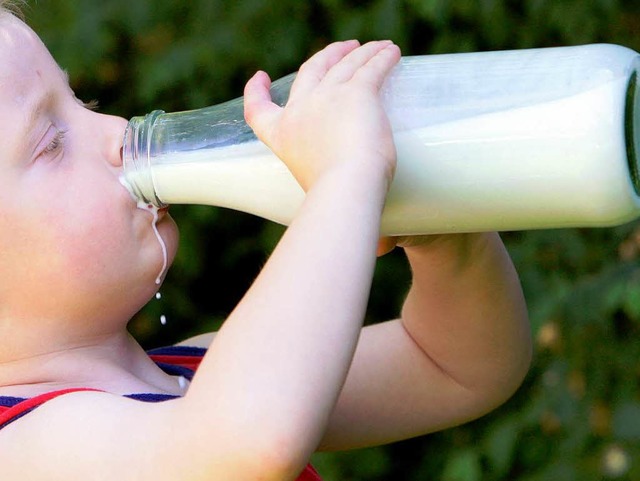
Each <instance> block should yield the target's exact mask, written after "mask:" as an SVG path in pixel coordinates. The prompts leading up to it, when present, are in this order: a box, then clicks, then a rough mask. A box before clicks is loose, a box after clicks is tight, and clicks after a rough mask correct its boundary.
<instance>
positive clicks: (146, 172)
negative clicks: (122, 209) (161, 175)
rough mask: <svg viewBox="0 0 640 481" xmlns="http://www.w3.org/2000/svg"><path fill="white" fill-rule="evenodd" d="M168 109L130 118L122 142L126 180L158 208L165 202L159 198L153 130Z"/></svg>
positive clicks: (133, 188)
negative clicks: (152, 157) (154, 169)
mask: <svg viewBox="0 0 640 481" xmlns="http://www.w3.org/2000/svg"><path fill="white" fill-rule="evenodd" d="M163 114H164V111H162V110H154V111H153V112H151V113H149V114H147V115H145V116H140V117H133V118H131V120H130V121H129V124H128V125H127V128H126V130H125V133H124V141H123V145H122V166H123V171H124V175H123V177H124V178H123V180H124V182H125V184H126V186H127V188H128V189H129V191H130V192H131V193H132V194H133V195H134V196H135V197H136V198H137V199H138V200H139V201H143V202H145V203H148V204H153V205H155V206H156V207H164V206H165V204H164V203H163V202H162V201H161V200H160V199H159V198H158V196H157V194H156V189H155V185H154V182H153V171H152V169H151V156H152V149H153V144H152V140H153V129H154V126H155V124H156V120H157V118H158V117H159V116H160V115H163Z"/></svg>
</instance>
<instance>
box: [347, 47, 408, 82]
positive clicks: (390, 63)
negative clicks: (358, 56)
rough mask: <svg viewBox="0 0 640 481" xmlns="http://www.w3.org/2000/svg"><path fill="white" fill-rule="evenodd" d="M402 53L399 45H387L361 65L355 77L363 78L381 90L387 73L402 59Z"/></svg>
mask: <svg viewBox="0 0 640 481" xmlns="http://www.w3.org/2000/svg"><path fill="white" fill-rule="evenodd" d="M400 55H401V54H400V48H398V46H397V45H394V44H390V45H387V46H386V47H385V48H383V49H382V50H380V51H378V53H377V54H376V55H374V56H373V57H371V58H370V59H369V61H368V62H367V63H366V64H364V65H363V66H362V67H360V68H359V69H358V70H357V71H356V72H355V73H354V74H353V78H354V79H358V80H363V81H365V82H367V83H369V84H370V85H371V86H372V87H373V88H374V89H375V90H380V88H381V87H382V84H383V83H384V81H385V80H386V78H387V75H388V74H389V72H391V70H392V69H393V67H395V66H396V64H397V63H398V61H399V60H400Z"/></svg>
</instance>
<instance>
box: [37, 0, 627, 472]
mask: <svg viewBox="0 0 640 481" xmlns="http://www.w3.org/2000/svg"><path fill="white" fill-rule="evenodd" d="M639 3H640V2H639V1H637V0H635V1H622V0H617V1H616V0H591V1H582V0H558V1H551V0H522V1H515V0H510V1H508V0H478V1H472V0H451V1H446V0H396V1H394V0H376V1H364V0H360V1H357V0H351V1H347V0H320V1H315V2H313V1H301V0H277V1H276V0H271V1H259V0H217V1H216V0H206V1H205V0H193V1H189V2H187V1H184V0H127V1H125V0H82V1H78V0H55V1H53V0H39V1H38V2H31V4H30V6H29V7H27V8H26V9H25V14H26V17H27V20H28V22H29V23H30V24H31V25H32V26H33V27H34V28H35V29H36V31H37V32H38V33H39V34H40V35H41V37H42V38H43V40H44V41H45V43H46V44H47V45H48V46H49V48H50V49H51V51H52V52H53V54H54V56H55V57H56V59H57V60H58V62H59V63H60V64H61V66H62V67H63V68H65V69H67V70H68V71H69V74H70V76H71V79H72V86H73V88H74V89H75V90H76V93H77V95H78V97H79V98H81V99H83V100H91V99H94V98H96V99H98V100H99V102H100V105H101V110H102V111H103V112H107V113H114V114H118V115H121V116H124V117H130V116H132V115H140V114H144V113H146V112H148V111H150V110H153V109H158V108H160V109H163V110H166V111H173V110H184V109H188V108H196V107H203V106H206V105H211V104H215V103H219V102H221V101H224V100H228V99H230V98H232V97H235V96H239V95H240V93H241V92H242V88H243V85H244V82H245V81H246V80H247V79H248V78H249V77H250V75H251V74H252V73H253V72H254V71H255V70H256V69H258V68H260V69H264V70H266V71H268V72H269V73H270V74H271V76H272V77H273V78H277V77H279V76H282V75H284V74H286V73H289V72H291V71H294V70H296V69H297V67H298V66H299V64H300V63H301V62H302V61H303V60H304V59H305V58H306V57H308V56H309V55H310V54H311V53H313V52H314V51H316V50H318V49H319V48H321V47H322V46H324V45H325V44H327V43H328V42H330V41H333V40H341V39H346V38H352V37H355V38H358V39H360V40H363V41H365V40H369V39H377V38H391V39H393V40H394V41H395V42H396V43H398V44H399V45H400V46H401V47H402V49H403V53H404V54H405V55H418V54H430V53H442V52H463V51H476V50H496V49H510V48H528V47H549V46H558V45H575V44H583V43H594V42H607V43H618V44H622V45H625V46H628V47H630V48H633V49H635V50H640V34H637V33H636V32H637V31H638V29H639V27H640V4H639ZM172 212H173V215H174V217H176V219H177V221H178V223H179V225H180V227H181V232H182V245H181V250H180V252H179V255H178V258H177V260H176V262H175V265H174V267H173V269H172V270H171V271H170V274H169V276H168V278H167V281H166V283H165V285H164V286H163V288H162V294H163V298H162V299H161V300H159V301H153V302H151V303H150V304H149V305H148V306H147V307H146V308H145V309H144V310H143V311H142V312H141V313H140V314H139V315H138V316H137V317H136V318H135V319H134V320H133V322H132V324H131V330H132V331H133V332H134V334H135V335H136V336H137V337H138V338H139V339H140V340H141V341H142V343H143V344H144V345H145V346H146V347H152V346H157V345H160V344H166V343H171V342H174V341H177V340H180V339H182V338H184V337H186V336H188V335H191V334H195V333H199V332H202V331H205V330H210V329H214V328H216V326H218V325H219V324H220V322H222V320H223V319H224V318H225V316H226V314H227V313H228V312H229V311H230V310H231V309H232V308H233V306H234V305H235V304H236V303H237V302H238V300H239V299H240V297H241V296H242V294H243V292H244V291H245V290H246V289H247V287H248V286H249V284H250V282H251V280H252V279H253V278H254V277H255V275H256V274H257V272H258V270H259V269H260V267H261V265H262V264H263V263H264V261H265V259H266V257H267V256H268V253H269V252H270V250H271V249H272V248H273V246H274V245H275V243H276V242H277V240H278V239H279V237H280V235H281V234H282V231H283V228H282V227H280V226H277V225H275V224H272V223H269V222H266V221H263V220H261V219H257V218H255V217H252V216H250V215H247V214H241V213H236V212H231V211H226V210H223V209H217V208H212V207H181V206H174V207H172ZM503 238H504V240H505V243H506V244H507V247H508V248H509V250H510V252H511V254H512V256H513V259H514V261H515V263H516V266H517V268H518V270H519V272H520V275H521V278H522V282H523V285H524V289H525V293H526V296H527V299H528V303H529V308H530V315H531V322H532V329H533V332H534V336H535V339H536V355H535V360H534V364H533V368H532V370H531V373H530V375H529V376H528V378H527V380H526V381H525V384H524V385H523V387H522V388H521V389H520V391H519V392H518V393H517V394H516V396H515V397H514V398H513V399H512V400H510V401H509V402H508V403H507V404H505V405H504V406H503V407H501V408H500V409H498V410H497V411H495V412H494V413H493V414H491V415H489V416H487V417H485V418H483V419H481V420H479V421H476V422H473V423H470V424H468V425H465V426H462V427H460V428H456V429H451V430H448V431H446V432H443V433H437V434H433V435H430V436H426V437H423V438H419V439H416V440H411V441H407V442H402V443H397V444H395V445H391V446H386V447H382V448H375V449H366V450H359V451H353V452H349V453H341V454H329V455H326V454H323V455H319V456H317V457H316V458H315V459H314V462H315V464H316V465H317V466H318V468H319V470H320V471H321V472H322V474H323V475H324V476H325V478H326V479H327V480H328V481H337V480H342V481H356V480H367V481H376V480H407V481H417V480H444V481H478V480H483V481H484V480H486V481H498V480H518V481H525V480H526V481H534V480H541V481H556V480H557V481H573V480H576V481H578V480H579V481H592V480H605V479H619V480H626V481H637V480H639V479H640V342H639V340H638V336H639V334H640V269H639V268H638V254H639V252H640V224H638V223H631V224H628V225H624V226H621V227H617V228H607V229H568V230H555V231H532V232H515V233H505V234H504V235H503ZM408 280H409V274H408V271H407V267H406V264H405V262H404V259H403V257H402V254H401V253H400V252H398V253H393V254H391V255H389V256H386V257H385V258H383V259H382V260H381V261H380V263H379V266H378V270H377V272H376V277H375V281H374V288H373V293H372V296H371V303H370V310H369V317H368V319H367V322H377V321H379V320H382V319H387V318H389V317H392V316H394V315H395V314H396V313H397V311H398V307H399V304H400V302H401V300H402V296H403V294H404V292H405V291H406V288H407V284H408ZM161 314H164V315H166V316H167V319H168V323H167V325H166V326H161V324H160V322H159V317H160V315H161Z"/></svg>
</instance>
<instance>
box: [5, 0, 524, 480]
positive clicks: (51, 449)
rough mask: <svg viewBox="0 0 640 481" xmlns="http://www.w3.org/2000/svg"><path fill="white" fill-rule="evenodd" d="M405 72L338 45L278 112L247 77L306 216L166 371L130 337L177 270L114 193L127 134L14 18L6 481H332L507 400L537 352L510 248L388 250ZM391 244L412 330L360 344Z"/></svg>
mask: <svg viewBox="0 0 640 481" xmlns="http://www.w3.org/2000/svg"><path fill="white" fill-rule="evenodd" d="M0 2H2V0H0ZM0 8H2V3H0ZM399 58H400V52H399V49H398V48H397V47H396V46H395V45H393V44H392V43H391V42H371V43H368V44H365V45H362V46H361V45H359V44H358V43H357V42H355V41H348V42H340V43H335V44H332V45H329V46H328V47H327V48H325V49H324V50H322V51H321V52H319V53H317V54H316V55H314V56H313V57H312V58H311V59H309V60H308V61H307V62H306V63H305V64H304V65H303V66H302V67H301V69H300V73H299V75H298V78H297V80H296V82H295V85H294V86H293V89H292V92H291V97H290V101H289V103H288V105H287V107H286V108H284V109H281V108H279V107H277V106H275V105H274V104H272V103H271V102H270V98H269V93H268V86H269V79H268V77H267V75H266V74H264V73H257V74H256V75H255V76H254V77H253V78H252V79H251V80H249V82H248V83H247V86H246V89H245V98H246V100H245V111H246V117H247V120H248V122H249V123H250V125H251V126H252V127H253V129H254V130H255V131H256V133H257V135H258V136H259V137H260V138H261V139H262V140H263V141H264V142H265V143H267V144H268V145H269V146H270V147H271V148H272V149H273V151H274V152H275V153H276V154H277V155H278V156H279V157H280V158H281V159H282V160H283V162H285V163H286V165H287V166H288V168H289V169H290V170H291V172H292V173H293V174H294V175H295V177H296V179H297V180H298V181H299V183H300V184H301V185H302V186H303V188H304V189H305V190H306V191H307V196H306V199H305V201H304V204H303V206H302V208H301V209H300V212H299V214H298V215H297V217H296V219H295V220H294V221H293V223H292V224H291V226H290V227H289V228H288V229H287V231H286V233H285V234H284V236H283V237H282V239H281V241H280V243H279V244H278V246H277V247H276V249H275V250H274V252H273V254H272V256H271V258H270V259H269V261H268V262H267V264H266V265H265V267H264V269H263V270H262V272H261V273H260V275H259V276H258V278H257V279H256V280H255V283H254V284H253V286H252V287H251V288H250V289H249V291H248V292H247V294H246V295H245V297H244V298H243V300H242V301H241V302H240V304H239V305H238V306H237V307H236V309H235V310H234V311H233V312H232V313H231V314H230V315H229V317H228V320H227V321H226V322H225V324H224V326H223V328H222V329H221V330H220V332H219V333H217V335H216V336H215V340H213V339H214V336H213V334H205V335H202V336H198V337H196V338H193V339H188V340H186V341H184V342H183V343H181V345H180V346H178V347H176V348H173V349H169V350H168V351H163V352H160V353H156V354H155V355H154V356H153V358H151V357H150V356H149V355H148V354H147V353H145V352H144V351H143V350H142V349H141V348H140V346H139V345H138V344H137V343H136V342H135V341H134V340H133V339H132V338H131V337H130V336H129V334H128V333H127V330H126V326H127V322H128V321H129V319H130V317H131V316H132V315H133V314H134V313H135V312H136V311H138V310H139V309H140V307H141V306H143V305H144V304H145V303H146V302H147V301H148V300H149V299H150V298H152V297H153V296H154V294H155V293H156V291H157V288H158V286H157V285H156V284H155V278H156V275H157V273H158V271H159V269H160V266H161V264H162V257H161V253H160V250H159V248H158V244H157V241H156V238H155V235H154V233H153V231H152V230H151V228H150V226H149V213H148V212H145V211H143V210H140V209H137V208H136V205H135V202H134V201H133V200H132V199H131V197H130V196H129V194H128V192H127V191H126V190H125V189H124V188H123V187H122V185H121V184H120V182H119V175H120V174H121V172H122V165H121V154H120V147H121V142H122V135H123V131H124V128H125V125H126V121H125V120H124V119H121V118H116V117H111V116H106V115H102V114H99V113H96V112H93V111H91V110H89V109H87V108H86V107H85V106H84V105H83V104H82V102H80V101H79V100H78V99H77V98H76V97H75V96H74V94H73V92H72V90H71V89H70V87H69V84H68V79H67V78H66V76H65V74H64V73H63V71H62V70H61V69H60V68H59V67H58V65H57V64H56V63H55V61H54V60H53V59H52V58H51V56H50V54H49V53H48V51H47V50H46V48H45V46H44V45H43V44H42V43H41V41H40V40H39V38H38V37H37V35H36V34H35V33H33V31H32V30H30V29H29V27H27V26H26V25H25V24H24V23H23V22H22V21H21V20H19V19H18V18H16V17H15V16H13V15H11V14H9V13H8V12H6V11H3V12H2V13H0V65H2V71H1V72H2V73H1V74H0V105H1V106H2V107H1V109H0V129H1V131H2V133H3V134H2V136H0V147H1V148H0V152H2V153H1V154H0V199H1V202H0V279H1V281H0V396H1V397H0V409H1V410H0V479H2V480H18V479H20V480H21V481H25V480H29V481H35V480H69V479H74V480H75V479H78V480H79V479H92V480H94V479H99V480H102V479H104V480H154V481H158V480H182V481H190V480H234V481H242V480H251V481H253V480H257V479H260V480H278V481H281V480H296V479H299V480H312V479H319V478H318V477H317V474H316V473H315V472H314V471H313V469H312V468H311V467H309V466H308V465H307V463H308V460H309V457H310V456H311V454H312V453H313V452H314V451H315V450H316V449H332V450H335V449H349V448H354V447H363V446H371V445H376V444H380V443H388V442H392V441H396V440H400V439H406V438H409V437H412V436H419V435H422V434H425V433H428V432H432V431H435V430H439V429H443V428H446V427H449V426H453V425H456V424H459V423H463V422H465V421H468V420H470V419H473V418H475V417H478V416H480V415H482V414H484V413H486V412H488V411H489V410H491V409H493V408H495V407H496V406H498V405H499V404H500V403H502V402H504V401H505V400H506V399H507V398H508V397H509V396H510V395H511V394H512V393H513V392H514V390H515V389H516V388H517V387H518V385H519V384H520V383H521V381H522V379H523V377H524V375H525V373H526V371H527V368H528V364H529V361H530V352H531V347H530V339H529V330H528V326H527V319H526V311H525V305H524V302H523V298H522V294H521V291H520V286H519V283H518V279H517V277H516V274H515V273H514V270H513V268H512V265H511V263H510V261H509V258H508V256H507V254H506V253H505V250H504V248H503V246H502V244H501V242H500V240H499V237H498V236H497V235H495V234H470V235H451V236H434V237H409V238H401V239H383V240H382V241H379V240H378V231H379V223H380V215H381V210H382V206H383V203H384V200H385V195H386V193H387V189H388V187H389V184H390V182H391V180H392V178H393V173H394V169H395V163H396V156H395V147H394V144H393V139H392V135H391V132H390V127H389V123H388V120H387V118H386V116H385V114H384V112H383V110H382V108H381V105H380V101H379V96H378V90H379V88H380V85H381V84H382V82H383V81H384V79H385V77H386V75H387V74H388V73H389V71H390V70H391V69H392V67H393V66H394V65H395V64H396V62H397V61H398V59H399ZM160 217H161V219H160V221H159V223H158V228H159V231H160V234H161V235H162V237H163V239H164V241H165V242H166V244H167V247H168V250H169V253H170V257H172V256H173V255H174V254H175V251H176V248H177V229H176V226H175V224H174V223H173V221H172V219H171V217H170V216H169V215H168V214H166V212H164V213H161V214H160ZM395 244H397V245H398V246H400V247H403V248H404V249H405V251H406V254H407V256H408V259H409V262H410V264H411V268H412V272H413V285H412V287H411V289H410V291H409V293H408V295H407V298H406V301H405V303H404V306H403V309H402V315H401V318H400V319H396V320H392V321H389V322H386V323H381V324H378V325H374V326H370V327H365V328H362V322H363V317H364V310H365V306H366V303H367V296H368V291H369V287H370V283H371V278H372V273H373V268H374V264H375V259H376V251H377V250H378V252H379V253H383V252H386V251H388V250H390V249H391V248H393V247H394V245H395ZM210 344H211V345H210ZM209 345H210V346H209ZM185 346H188V347H185ZM205 348H208V350H207V351H206V355H204V357H203V358H202V359H201V363H200V367H199V368H198V371H197V374H196V375H195V376H194V377H193V379H192V381H191V383H189V382H188V381H187V380H185V378H189V377H191V374H192V370H191V369H188V367H191V368H193V367H195V365H196V364H197V363H198V362H199V361H200V357H201V356H202V355H203V354H204V352H205V351H204V349H205ZM185 365H186V367H185ZM145 401H146V402H145ZM155 401H165V402H155Z"/></svg>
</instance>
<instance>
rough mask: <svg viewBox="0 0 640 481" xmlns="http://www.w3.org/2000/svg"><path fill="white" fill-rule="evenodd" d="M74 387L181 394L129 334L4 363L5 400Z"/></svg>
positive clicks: (1, 387)
mask: <svg viewBox="0 0 640 481" xmlns="http://www.w3.org/2000/svg"><path fill="white" fill-rule="evenodd" d="M74 387H83V388H92V389H100V390H104V391H108V392H112V393H114V394H131V393H140V392H153V393H160V394H176V395H180V394H182V389H181V388H180V386H179V385H178V383H177V381H176V379H175V378H174V377H173V376H169V375H167V374H165V373H164V372H163V371H162V370H160V369H159V368H158V367H157V366H156V365H155V363H154V362H153V361H151V359H149V357H148V356H147V354H146V353H145V352H144V350H143V349H142V348H141V347H140V345H139V344H138V343H137V342H136V341H135V340H134V339H133V338H132V337H131V336H130V335H129V334H128V333H127V332H126V331H124V332H122V333H119V334H116V335H113V336H111V337H107V338H103V339H93V340H91V341H85V342H83V343H80V342H79V343H77V344H76V345H75V346H71V345H65V346H64V347H62V346H54V345H52V346H51V348H50V349H49V350H47V351H39V352H29V353H27V352H25V353H24V355H23V356H21V357H20V358H15V359H12V360H8V361H5V362H2V363H0V395H2V396H14V397H33V396H36V395H39V394H44V393H46V392H50V391H55V390H59V389H67V388H74Z"/></svg>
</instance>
